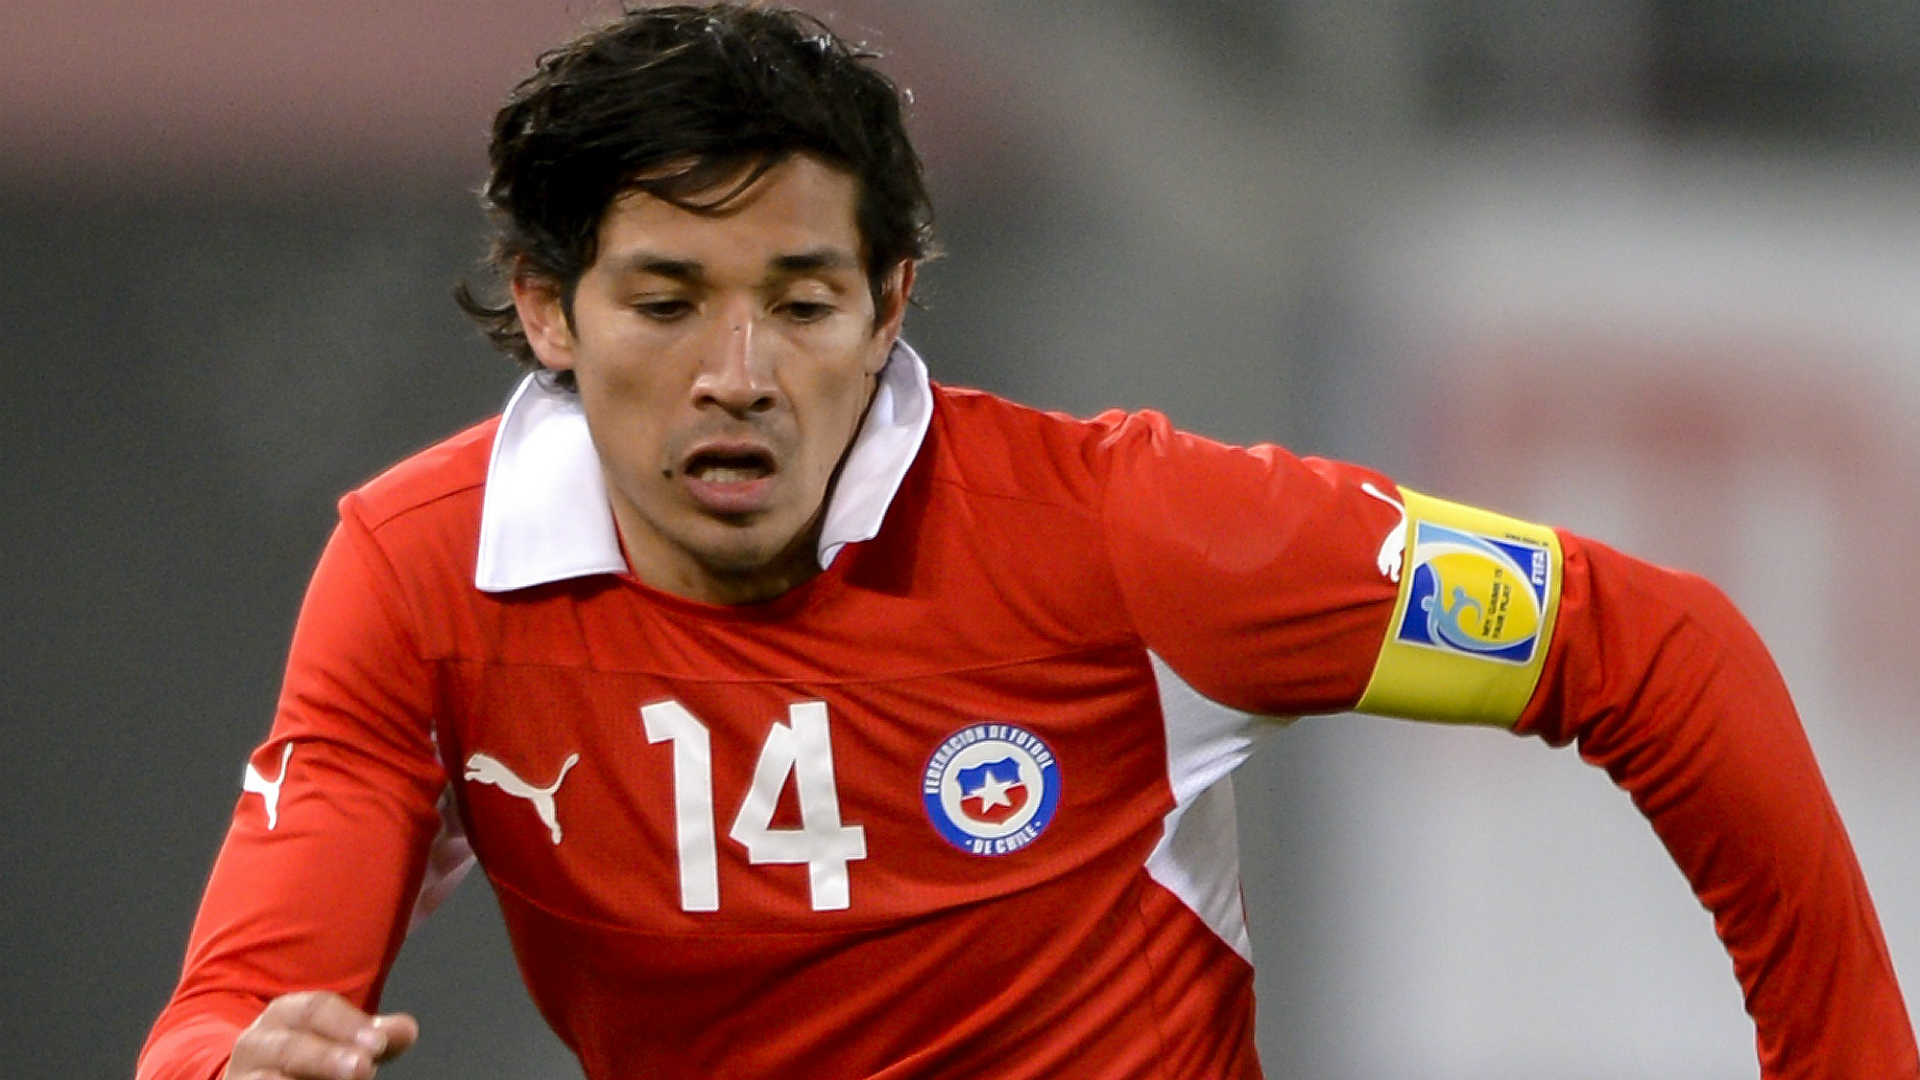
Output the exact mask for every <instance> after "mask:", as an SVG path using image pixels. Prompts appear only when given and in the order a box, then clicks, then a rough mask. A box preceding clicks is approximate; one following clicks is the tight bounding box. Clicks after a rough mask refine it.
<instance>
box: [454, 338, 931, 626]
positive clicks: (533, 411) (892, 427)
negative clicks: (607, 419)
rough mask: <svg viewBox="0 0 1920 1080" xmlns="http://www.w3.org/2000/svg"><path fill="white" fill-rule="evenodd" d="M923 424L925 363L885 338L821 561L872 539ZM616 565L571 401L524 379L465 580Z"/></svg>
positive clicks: (498, 580)
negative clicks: (883, 359) (476, 554)
mask: <svg viewBox="0 0 1920 1080" xmlns="http://www.w3.org/2000/svg"><path fill="white" fill-rule="evenodd" d="M932 419H933V391H932V389H931V388H930V387H929V386H928V385H927V366H926V364H925V363H923V362H921V360H920V357H919V355H918V354H917V353H915V352H914V351H913V349H911V348H909V347H908V345H907V343H906V342H904V341H900V342H896V343H895V344H894V346H893V352H892V354H891V355H889V356H888V357H887V363H886V366H885V367H884V368H882V369H881V371H880V380H879V385H878V386H877V387H876V388H875V389H874V393H873V403H872V405H871V406H869V407H868V409H867V417H866V420H865V421H864V422H862V424H861V425H860V433H859V434H858V435H856V436H855V437H854V440H853V449H852V450H851V451H849V452H848V454H847V460H846V463H845V465H843V466H842V467H841V469H840V476H839V479H838V480H837V481H836V482H835V483H834V486H833V490H832V491H831V492H829V493H828V495H827V512H826V518H825V520H824V521H823V522H822V524H821V528H820V548H819V557H820V565H821V567H822V568H825V567H828V566H831V565H833V560H834V557H835V556H836V555H838V554H840V549H841V548H843V547H846V546H847V545H848V544H855V543H859V542H861V541H863V540H871V539H873V538H874V537H875V536H877V535H879V533H880V523H881V521H882V520H883V519H885V517H886V514H887V507H888V506H889V505H891V504H892V502H893V496H894V493H895V492H897V491H899V490H900V483H901V481H902V480H904V479H906V475H907V469H908V468H909V467H910V466H911V465H912V464H913V459H914V456H915V455H916V454H918V453H919V452H920V443H921V442H922V441H923V440H924V439H925V438H926V435H927V425H928V424H929V423H930V422H931V421H932ZM626 570H627V560H626V556H625V555H624V554H622V552H621V550H620V534H619V531H618V530H617V529H616V528H615V527H614V523H613V508H612V506H611V505H609V503H608V502H607V487H606V480H605V478H604V476H603V475H602V474H601V472H600V455H599V453H598V452H597V451H595V450H594V446H593V439H592V437H591V436H590V435H589V434H588V433H587V417H586V414H585V413H583V412H582V411H581V409H580V398H579V396H578V395H576V394H574V393H572V392H571V391H567V390H562V389H559V388H558V387H554V386H551V385H549V384H548V382H547V381H546V380H544V379H541V378H539V377H538V376H536V375H529V376H527V377H526V378H525V379H524V380H522V381H521V383H520V386H519V388H518V389H516V390H515V391H514V392H513V398H512V400H510V401H508V402H507V409H506V412H505V413H503V414H502V415H501V417H500V429H499V431H498V432H496V433H495V435H494V439H493V459H492V460H491V461H490V462H489V463H488V465H487V488H486V497H485V501H484V502H483V503H482V505H481V510H480V558H479V560H478V561H477V562H476V564H475V566H474V571H473V583H474V585H475V586H477V587H478V588H479V589H480V590H481V591H482V592H507V591H510V590H513V589H525V588H528V587H530V586H534V585H545V584H548V583H550V582H555V581H564V580H566V579H568V578H576V577H585V576H587V575H589V574H621V573H625V572H626Z"/></svg>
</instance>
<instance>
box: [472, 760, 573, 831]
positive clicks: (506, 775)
mask: <svg viewBox="0 0 1920 1080" xmlns="http://www.w3.org/2000/svg"><path fill="white" fill-rule="evenodd" d="M579 762H580V755H579V754H569V755H568V756H567V760H566V761H564V762H562V763H561V764H560V775H559V776H556V777H554V778H553V783H551V784H548V785H547V786H546V787H543V788H539V787H534V786H533V785H532V784H529V783H527V782H526V781H525V780H522V779H520V778H519V777H518V776H516V775H514V772H513V770H512V769H509V768H507V767H506V766H505V765H502V764H501V763H500V762H499V760H498V759H496V758H491V757H488V756H487V755H485V754H475V755H473V756H472V757H470V758H468V759H467V779H469V780H478V781H480V782H481V783H483V784H492V785H493V786H494V787H497V788H499V789H500V790H501V791H504V792H506V793H507V794H509V795H512V796H515V797H516V798H521V799H526V800H527V801H529V802H531V803H533V812H534V813H536V814H539V815H540V820H541V821H542V822H545V823H546V826H547V828H548V829H549V830H551V831H552V832H553V842H554V843H556V844H558V843H559V842H560V818H559V815H558V814H556V813H555V811H554V807H553V793H554V792H556V791H559V790H560V783H561V781H563V780H565V779H566V778H567V770H568V769H571V768H573V767H574V766H575V765H577V764H579Z"/></svg>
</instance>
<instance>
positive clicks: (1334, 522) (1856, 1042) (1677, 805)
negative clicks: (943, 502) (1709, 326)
mask: <svg viewBox="0 0 1920 1080" xmlns="http://www.w3.org/2000/svg"><path fill="white" fill-rule="evenodd" d="M1111 423H1112V424H1113V427H1112V429H1111V433H1110V434H1109V435H1108V437H1107V440H1106V443H1105V444H1103V451H1104V452H1105V453H1107V454H1108V455H1109V458H1108V468H1109V479H1108V493H1107V497H1106V500H1105V504H1106V509H1107V514H1108V519H1109V535H1110V544H1111V547H1112V550H1113V558H1114V568H1115V573H1116V576H1117V578H1118V579H1119V582H1120V585H1121V589H1122V592H1123V594H1124V595H1125V596H1126V601H1127V605H1128V609H1129V611H1130V613H1131V615H1132V617H1133V620H1134V622H1135V624H1136V625H1137V626H1138V627H1139V628H1140V632H1141V635H1142V637H1143V638H1144V639H1145V641H1146V643H1147V645H1148V647H1149V648H1151V649H1152V650H1153V651H1154V652H1155V653H1157V654H1158V655H1160V656H1161V657H1162V658H1163V659H1164V660H1166V661H1167V663H1168V664H1170V665H1171V666H1172V667H1173V668H1174V669H1175V670H1176V671H1178V672H1179V673H1180V674H1181V676H1182V677H1183V678H1184V679H1186V680H1187V681H1188V682H1189V683H1191V684H1192V685H1193V686H1194V687H1195V689H1197V690H1198V691H1199V692H1201V693H1202V694H1204V695H1206V696H1207V697H1209V698H1211V699H1213V700H1215V701H1218V702H1220V703H1222V704H1226V705H1229V706H1231V707H1232V708H1235V709H1238V710H1243V711H1245V712H1249V713H1257V714H1265V715H1276V716H1290V715H1298V714H1300V713H1308V712H1339V711H1343V710H1346V709H1350V708H1353V707H1355V706H1356V705H1358V706H1359V707H1360V708H1361V709H1362V710H1363V711H1375V712H1380V713H1383V714H1387V715H1395V716H1403V717H1408V718H1411V719H1422V720H1447V721H1456V722H1475V723H1485V724H1494V725H1497V726H1502V727H1509V728H1512V729H1514V730H1516V731H1518V732H1520V733H1523V734H1534V735H1539V736H1541V737H1542V738H1543V739H1545V740H1546V741H1548V742H1550V743H1553V744H1555V745H1564V744H1566V743H1569V742H1578V744H1579V746H1580V752H1581V754H1582V755H1583V756H1584V757H1585V758H1586V759H1587V760H1589V761H1592V762H1594V763H1595V764H1598V765H1600V766H1602V767H1603V768H1605V769H1607V771H1608V772H1609V774H1610V775H1611V776H1612V777H1613V779H1614V780H1615V782H1616V783H1618V784H1619V785H1620V786H1621V787H1623V788H1625V789H1626V790H1627V791H1628V793H1629V794H1630V795H1631V796H1632V797H1633V799H1634V800H1635V803H1636V805H1637V806H1638V807H1639V808H1640V810H1641V811H1642V812H1643V813H1644V814H1646V816H1647V817H1648V819H1649V820H1650V821H1651V823H1652V825H1653V827H1654V829H1655V831H1656V832H1657V833H1658V834H1659V836H1660V838H1661V840H1662V842H1663V843H1664V844H1665V845H1666V846H1667V848H1668V850H1669V851H1670V852H1671V853H1672V855H1673V857H1674V859H1675V861H1676V862H1677V863H1678V864H1679V866H1680V868H1681V870H1682V871H1683V872H1684V873H1685V874H1686V876H1687V878H1688V880H1689V881H1690V882H1691V883H1692V886H1693V889H1694V892H1695V894H1696V895H1697V896H1698V897H1699V899H1700V901H1701V902H1702V903H1703V904H1704V905H1705V906H1706V907H1707V908H1708V909H1709V910H1710V911H1712V913H1713V915H1714V920H1715V926H1716V928H1717V930H1718V931H1719V934H1720V936H1721V938H1722V940H1723V942H1724V943H1725V945H1726V947H1727V949H1728V952H1729V953H1730V954H1731V956H1732V958H1733V961H1734V965H1735V970H1736V972H1737V974H1738V976H1739V978H1740V981H1741V985H1742V987H1743V989H1744V991H1745V994H1746V1001H1747V1008H1748V1011H1749V1013H1750V1014H1751V1015H1752V1016H1753V1018H1754V1023H1755V1026H1756V1029H1757V1033H1758V1042H1759V1051H1760V1059H1761V1063H1762V1066H1763V1068H1764V1070H1765V1076H1766V1077H1768V1078H1769V1080H1786V1078H1794V1080H1812V1078H1818V1077H1826V1078H1833V1080H1839V1078H1842V1077H1845V1078H1850V1080H1883V1078H1884V1080H1912V1078H1914V1077H1916V1076H1920V1056H1917V1055H1916V1051H1915V1047H1914V1041H1913V1035H1912V1031H1911V1025H1910V1024H1909V1022H1908V1020H1907V1016H1906V1010H1905V1006H1904V1005H1903V1003H1902V1001H1901V997H1900V991H1899V988H1898V986H1897V984H1896V983H1895V981H1894V976H1893V971H1892V967H1891V964H1890V962H1889V960H1888V957H1887V951H1886V947H1885V945H1884V943H1883V941H1882V938H1881V935H1880V930H1879V927H1878V925H1877V923H1876V921H1875V918H1874V915H1873V910H1872V906H1871V903H1870V901H1869V899H1868V897H1867V892H1866V887H1865V884H1864V882H1863V881H1862V879H1861V876H1860V871H1859V868H1858V865H1857V863H1856V862H1855V860H1854V857H1853V853H1852V849H1851V847H1850V846H1849V844H1848V842H1847V838H1846V834H1845V831H1844V829H1843V828H1842V826H1841V823H1840V820H1839V816H1838V814H1837V813H1836V812H1835V810H1834V807H1833V803H1832V800H1831V799H1830V798H1829V797H1828V794H1827V790H1826V785H1825V783H1824V782H1823V781H1822V779H1821V777H1820V773H1819V770H1818V768H1817V766H1816V765H1815V763H1814V760H1813V755H1812V752H1811V750H1810V748H1809V747H1808V745H1807V741H1806V737H1805V735H1804V734H1803V733H1802V731H1801V729H1800V723H1799V719H1798V717H1797V715H1796V714H1795V712H1794V710H1793V706H1792V703H1791V701H1790V700H1789V699H1788V696H1787V692H1786V688H1785V686H1784V685H1783V684H1782V682H1781V680H1780V677H1779V675H1778V673H1777V672H1776V671H1775V669H1774V666H1773V663H1772V661H1771V660H1770V659H1769V658H1768V656H1767V654H1766V651H1765V648H1764V647H1763V646H1762V645H1761V644H1760V641H1759V639H1758V638H1757V637H1756V636H1755V635H1754V633H1753V631H1752V629H1751V628H1750V627H1749V626H1748V625H1747V624H1746V622H1745V620H1743V619H1742V618H1741V617H1740V616H1739V614H1738V613H1737V612H1735V611H1734V610H1733V607H1732V605H1730V604H1729V603H1728V602H1727V601H1726V599H1725V598H1724V597H1723V596H1721V595H1720V594H1719V592H1718V591H1717V590H1715V589H1713V587H1712V586H1710V585H1707V584H1706V583H1705V582H1703V581H1700V580H1699V579H1697V578H1693V577H1689V576H1687V575H1682V574H1675V573H1671V572H1668V571H1664V570H1660V569H1657V568H1655V567H1652V566H1649V565H1647V564H1645V563H1641V562H1638V561H1635V560H1633V559H1629V558H1627V557H1625V556H1622V555H1620V554H1618V553H1616V552H1613V551H1610V550H1608V549H1606V548H1605V547H1603V546H1601V545H1598V544H1595V543H1592V542H1590V541H1585V540H1582V539H1580V538H1578V537H1574V536H1570V535H1566V534H1555V533H1552V531H1551V530H1546V529H1542V528H1540V527H1538V526H1528V525H1525V524H1523V523H1519V522H1510V521H1505V522H1504V524H1502V521H1504V519H1493V517H1492V516H1491V515H1477V513H1476V512H1473V511H1467V510H1465V509H1464V508H1459V507H1451V506H1450V504H1444V503H1441V502H1440V501H1439V500H1430V499H1420V500H1416V502H1415V503H1409V504H1408V508H1409V509H1413V510H1414V517H1415V518H1416V520H1417V519H1420V518H1421V516H1422V510H1421V507H1422V506H1424V507H1426V508H1428V509H1430V510H1432V511H1433V514H1434V515H1436V516H1437V517H1438V518H1439V523H1440V524H1443V525H1445V524H1453V525H1458V526H1461V527H1463V528H1464V529H1466V530H1467V531H1469V532H1472V531H1474V530H1481V531H1482V532H1483V533H1485V534H1486V535H1490V536H1492V537H1494V538H1495V539H1503V538H1505V537H1507V536H1508V535H1509V534H1508V533H1506V532H1505V530H1506V529H1507V528H1509V527H1511V529H1512V530H1513V533H1512V534H1511V535H1513V536H1515V537H1518V538H1523V543H1522V544H1521V546H1522V547H1525V545H1526V544H1534V545H1535V546H1536V547H1539V548H1542V549H1551V548H1555V547H1557V548H1558V549H1560V553H1561V556H1562V558H1561V560H1560V561H1558V562H1557V563H1555V564H1554V565H1556V566H1557V567H1558V572H1557V573H1556V574H1554V575H1551V577H1552V578H1553V581H1554V588H1556V589H1557V590H1558V600H1557V606H1556V605H1555V602H1554V601H1553V600H1552V598H1551V597H1546V598H1544V602H1543V603H1542V605H1541V611H1542V612H1543V613H1544V614H1545V615H1546V617H1547V621H1546V622H1544V623H1542V624H1540V626H1539V628H1538V629H1540V630H1541V631H1543V633H1541V635H1540V641H1541V642H1542V644H1543V648H1542V649H1541V650H1539V651H1537V652H1532V653H1530V655H1529V658H1528V660H1527V662H1525V663H1522V662H1521V661H1520V660H1518V659H1516V658H1515V656H1512V655H1510V656H1508V657H1507V658H1505V659H1504V660H1500V661H1496V660H1492V659H1484V658H1480V657H1475V656H1470V655H1467V652H1470V651H1471V650H1466V651H1462V650H1458V649H1446V648H1434V647H1431V646H1430V645H1426V644H1422V645H1407V644H1398V645H1395V644H1392V643H1391V642H1390V641H1389V639H1390V638H1396V637H1402V636H1404V635H1403V633H1402V632H1403V631H1410V632H1411V633H1412V636H1414V637H1419V636H1421V635H1422V634H1423V633H1425V630H1426V628H1425V627H1424V626H1412V627H1409V624H1408V623H1407V622H1406V621H1405V615H1406V612H1407V611H1408V610H1409V608H1411V609H1413V610H1414V611H1416V612H1418V611H1420V610H1422V609H1420V608H1419V607H1418V606H1417V605H1418V603H1419V601H1420V600H1421V599H1423V597H1414V596H1411V595H1409V596H1405V597H1403V596H1402V593H1403V592H1409V593H1410V592H1411V591H1412V590H1413V588H1414V568H1415V562H1416V561H1417V558H1416V556H1417V553H1416V552H1415V551H1413V550H1408V547H1409V546H1410V542H1409V543H1404V544H1403V543H1399V542H1397V539H1405V538H1407V537H1409V536H1410V534H1411V533H1412V532H1413V531H1414V530H1413V527H1412V526H1411V525H1409V523H1408V522H1407V521H1406V520H1405V519H1404V518H1403V517H1402V515H1401V512H1400V507H1401V505H1402V502H1403V500H1404V499H1406V498H1407V496H1406V494H1405V493H1403V492H1401V491H1399V490H1398V489H1397V488H1395V487H1394V486H1393V485H1392V484H1390V483H1389V482H1387V481H1386V480H1385V479H1384V478H1383V477H1380V476H1379V475H1377V474H1374V473H1371V472H1368V471H1366V470H1363V469H1356V468H1354V467H1352V466H1348V465H1342V464H1339V463H1336V462H1326V461H1311V460H1309V461H1302V460H1300V459H1297V458H1294V457H1292V456H1291V455H1288V454H1286V453H1285V452H1284V451H1280V450H1278V449H1277V448H1273V447H1258V448H1254V449H1252V450H1240V449H1235V448H1231V447H1222V446H1218V445H1217V444H1211V443H1208V442H1207V441H1206V440H1201V439H1195V438H1194V437H1192V436H1188V435H1184V434H1181V433H1179V432H1175V431H1173V430H1172V429H1170V428H1169V427H1167V426H1166V424H1165V422H1164V421H1163V420H1160V419H1159V418H1157V417H1153V416H1150V415H1147V416H1141V417H1133V418H1124V419H1115V420H1112V421H1111ZM1418 554H1419V555H1422V556H1424V555H1426V554H1431V552H1424V553H1418ZM1471 561H1472V560H1471V559H1469V560H1468V562H1469V563H1471ZM1531 565H1532V563H1531V559H1528V558H1520V559H1518V560H1516V564H1515V569H1517V570H1518V571H1519V573H1520V576H1522V577H1525V576H1526V573H1527V570H1529V569H1531ZM1471 575H1472V572H1471V570H1470V569H1469V572H1468V576H1467V577H1466V578H1464V579H1461V580H1464V581H1465V583H1466V584H1469V585H1474V586H1475V589H1476V590H1477V589H1478V588H1479V585H1483V584H1484V582H1481V583H1479V584H1476V583H1475V582H1474V581H1473V580H1472V576H1471ZM1454 583H1458V582H1453V583H1450V584H1449V586H1448V588H1446V589H1445V590H1442V592H1443V594H1444V598H1445V599H1446V600H1447V601H1449V602H1451V600H1452V588H1451V585H1452V584H1454ZM1548 591H1549V592H1551V591H1552V590H1548ZM1477 599H1479V600H1481V601H1485V600H1486V599H1487V597H1486V596H1485V595H1484V594H1480V595H1478V596H1477ZM1515 603H1516V605H1518V604H1519V598H1517V597H1516V599H1515ZM1517 609H1518V608H1517V607H1516V610H1517ZM1417 621H1418V620H1417ZM1529 633H1530V631H1527V630H1526V628H1525V627H1524V626H1523V625H1521V624H1520V623H1509V624H1508V625H1507V626H1506V628H1505V630H1504V631H1503V632H1502V633H1496V634H1495V635H1494V639H1493V640H1490V641H1482V642H1469V644H1470V645H1479V644H1485V645H1490V646H1503V645H1512V644H1515V643H1518V642H1522V641H1524V640H1525V639H1526V638H1527V637H1528V635H1529ZM1469 636H1471V635H1469ZM1518 652H1520V653H1525V652H1528V650H1524V649H1522V650H1518ZM1516 655H1517V654H1516ZM1390 656H1391V660H1390ZM1363 699H1364V700H1363Z"/></svg>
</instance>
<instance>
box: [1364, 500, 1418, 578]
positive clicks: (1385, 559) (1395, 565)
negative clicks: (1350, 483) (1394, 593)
mask: <svg viewBox="0 0 1920 1080" xmlns="http://www.w3.org/2000/svg"><path fill="white" fill-rule="evenodd" d="M1360 490H1361V491H1364V492H1366V493H1367V494H1369V495H1371V496H1373V497H1374V498H1376V499H1379V500H1380V501H1381V502H1383V503H1386V504H1387V505H1388V506H1391V507H1393V508H1394V509H1395V510H1398V511H1400V524H1398V525H1395V526H1394V527H1393V529H1392V531H1391V532H1388V533H1387V538H1386V539H1385V540H1382V541H1381V542H1380V554H1379V556H1378V557H1377V558H1375V560H1374V562H1375V564H1376V565H1378V566H1379V567H1380V572H1381V573H1382V574H1385V575H1386V577H1387V580H1388V581H1391V582H1393V583H1394V584H1396V585H1397V584H1399V583H1400V567H1401V564H1402V563H1403V562H1404V561H1405V560H1406V555H1407V508H1406V506H1404V505H1403V504H1402V503H1401V502H1400V500H1398V499H1396V498H1393V497H1392V496H1390V495H1388V494H1387V493H1386V492H1384V491H1381V490H1380V489H1379V488H1377V487H1374V486H1373V481H1371V480H1368V481H1365V482H1363V483H1362V484H1361V485H1360Z"/></svg>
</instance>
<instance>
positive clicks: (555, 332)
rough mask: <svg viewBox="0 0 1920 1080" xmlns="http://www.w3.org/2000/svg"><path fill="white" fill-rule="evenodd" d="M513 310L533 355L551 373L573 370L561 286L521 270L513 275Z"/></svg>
mask: <svg viewBox="0 0 1920 1080" xmlns="http://www.w3.org/2000/svg"><path fill="white" fill-rule="evenodd" d="M513 307H514V310H515V311H516V312H518V313H519V315H520V329H521V330H522V331H523V332H525V334H526V335H527V344H528V345H530V346H532V347H533V355H535V356H537V357H539V358H540V363H541V364H543V365H545V366H546V367H547V368H548V369H549V370H551V371H572V370H573V365H574V339H573V322H572V320H571V319H569V318H568V317H567V307H566V303H565V302H564V301H563V300H562V299H561V295H560V285H559V283H558V282H556V281H554V280H553V279H551V278H548V277H545V276H543V275H540V274H535V273H532V272H530V271H527V270H524V269H521V270H518V271H517V272H516V273H515V274H514V275H513Z"/></svg>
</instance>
